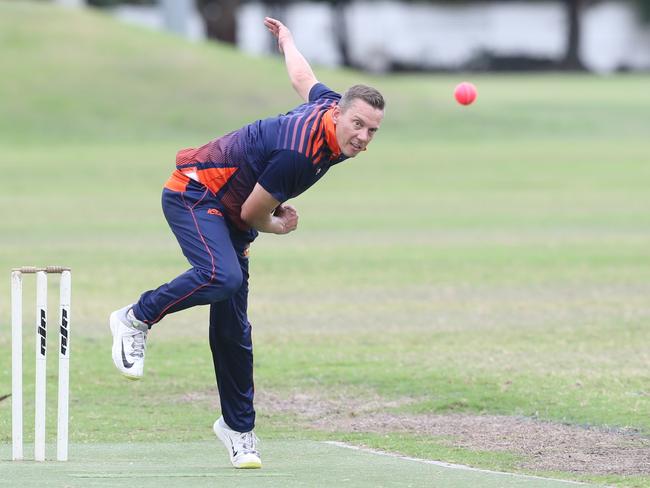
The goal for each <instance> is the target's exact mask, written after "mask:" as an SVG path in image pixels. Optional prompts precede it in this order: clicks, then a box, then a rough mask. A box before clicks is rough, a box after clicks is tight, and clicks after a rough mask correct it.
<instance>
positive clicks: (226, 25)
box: [196, 0, 240, 44]
mask: <svg viewBox="0 0 650 488" xmlns="http://www.w3.org/2000/svg"><path fill="white" fill-rule="evenodd" d="M239 3H240V2H239V0H197V2H196V4H197V7H198V9H199V12H200V14H201V17H203V21H204V22H205V33H206V35H207V36H208V39H217V40H219V41H223V42H227V43H230V44H235V43H236V42H237V17H236V14H237V7H238V6H239Z"/></svg>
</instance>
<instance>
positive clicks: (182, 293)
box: [133, 181, 255, 432]
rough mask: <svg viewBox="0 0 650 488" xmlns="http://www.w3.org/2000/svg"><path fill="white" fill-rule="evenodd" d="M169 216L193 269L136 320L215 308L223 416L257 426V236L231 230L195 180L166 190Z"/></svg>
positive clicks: (150, 297)
mask: <svg viewBox="0 0 650 488" xmlns="http://www.w3.org/2000/svg"><path fill="white" fill-rule="evenodd" d="M162 207H163V212H164V214H165V218H166V219H167V222H168V223H169V226H170V227H171V229H172V232H173V233H174V235H175V236H176V239H177V240H178V243H179V244H180V247H181V249H182V250H183V254H184V255H185V257H186V258H187V260H188V261H189V262H190V264H191V265H192V267H191V268H190V269H189V270H187V271H186V272H185V273H183V274H181V275H180V276H178V277H176V278H175V279H173V280H172V281H170V282H169V283H165V284H164V285H161V286H160V287H158V288H157V289H155V290H150V291H147V292H145V293H143V294H142V296H141V297H140V300H139V301H138V303H137V304H136V305H135V306H134V307H133V313H134V315H135V317H136V318H137V319H139V320H142V321H143V322H145V323H147V324H149V325H153V324H155V323H157V322H158V321H160V320H161V319H162V318H163V317H164V316H165V315H167V314H169V313H173V312H178V311H179V310H184V309H186V308H189V307H193V306H196V305H210V349H211V350H212V360H213V363H214V370H215V375H216V378H217V386H218V388H219V396H220V399H221V412H222V415H223V417H224V420H225V422H226V424H228V426H229V427H230V428H232V429H234V430H237V431H239V432H248V431H250V430H252V429H253V427H254V425H255V410H254V408H253V394H254V387H253V345H252V340H251V324H250V322H249V321H248V316H247V306H248V247H249V245H250V241H251V238H250V236H249V235H248V234H245V233H242V232H240V231H238V230H237V229H231V228H230V227H229V225H228V224H227V222H226V221H225V219H224V217H223V215H222V208H221V206H220V202H219V200H218V199H216V198H214V197H213V196H212V195H211V193H210V192H209V191H208V190H207V189H206V188H205V187H204V186H202V185H200V184H198V183H195V182H193V181H192V182H190V184H189V185H188V187H187V189H186V191H172V190H169V189H167V188H165V189H164V190H163V195H162Z"/></svg>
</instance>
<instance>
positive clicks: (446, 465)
mask: <svg viewBox="0 0 650 488" xmlns="http://www.w3.org/2000/svg"><path fill="white" fill-rule="evenodd" d="M323 442H324V443H325V444H330V445H332V446H336V447H344V448H346V449H352V450H355V451H363V452H368V453H371V454H377V455H379V456H388V457H393V458H398V459H403V460H404V461H415V462H417V463H424V464H432V465H434V466H440V467H442V468H449V469H459V470H463V471H474V472H477V473H486V474H498V475H502V476H514V477H516V478H529V479H537V480H544V481H557V482H560V483H568V484H572V485H579V486H604V485H591V484H588V483H582V482H581V481H571V480H560V479H556V478H543V477H541V476H532V475H526V474H517V473H506V472H504V471H491V470H489V469H481V468H472V467H471V466H464V465H462V464H451V463H444V462H442V461H433V460H431V459H421V458H414V457H410V456H404V455H402V454H396V453H394V452H386V451H380V450H378V449H371V448H369V447H359V446H353V445H351V444H346V443H345V442H339V441H323Z"/></svg>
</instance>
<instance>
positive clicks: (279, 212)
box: [273, 204, 298, 234]
mask: <svg viewBox="0 0 650 488" xmlns="http://www.w3.org/2000/svg"><path fill="white" fill-rule="evenodd" d="M273 216H274V217H276V218H277V219H278V220H279V221H280V223H281V229H280V231H279V232H276V233H277V234H288V233H289V232H292V231H294V230H296V228H297V227H298V211H297V210H296V208H295V207H294V206H293V205H288V204H282V205H279V206H278V207H277V208H276V209H275V212H273Z"/></svg>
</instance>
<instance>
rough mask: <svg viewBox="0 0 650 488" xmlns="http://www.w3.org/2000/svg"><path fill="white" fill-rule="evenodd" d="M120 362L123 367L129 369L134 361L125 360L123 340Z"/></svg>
mask: <svg viewBox="0 0 650 488" xmlns="http://www.w3.org/2000/svg"><path fill="white" fill-rule="evenodd" d="M122 364H123V365H124V367H125V368H127V369H129V368H131V367H132V366H133V364H134V363H130V362H128V361H127V360H126V355H125V354H124V341H122Z"/></svg>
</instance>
